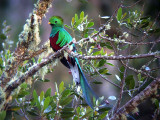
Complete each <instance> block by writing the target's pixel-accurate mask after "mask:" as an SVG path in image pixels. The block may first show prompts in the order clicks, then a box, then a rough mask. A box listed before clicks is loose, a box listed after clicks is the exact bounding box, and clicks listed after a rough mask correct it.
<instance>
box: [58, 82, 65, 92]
mask: <svg viewBox="0 0 160 120" xmlns="http://www.w3.org/2000/svg"><path fill="white" fill-rule="evenodd" d="M64 89H65V88H64V82H63V81H62V82H61V83H60V85H59V93H60V94H61V93H62V92H63V91H64Z"/></svg>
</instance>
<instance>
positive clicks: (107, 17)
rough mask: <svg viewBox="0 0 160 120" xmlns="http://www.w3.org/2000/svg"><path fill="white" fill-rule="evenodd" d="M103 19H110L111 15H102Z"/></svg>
mask: <svg viewBox="0 0 160 120" xmlns="http://www.w3.org/2000/svg"><path fill="white" fill-rule="evenodd" d="M101 18H102V19H109V18H110V16H101Z"/></svg>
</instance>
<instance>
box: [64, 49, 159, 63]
mask: <svg viewBox="0 0 160 120" xmlns="http://www.w3.org/2000/svg"><path fill="white" fill-rule="evenodd" d="M66 51H67V52H68V53H69V54H70V55H71V56H73V57H77V58H80V59H83V60H95V59H106V60H128V59H140V58H147V57H157V56H158V54H159V53H160V52H153V53H149V54H139V55H128V56H122V55H119V56H108V55H104V56H101V55H97V56H87V55H80V54H78V53H75V52H72V51H71V50H69V49H66Z"/></svg>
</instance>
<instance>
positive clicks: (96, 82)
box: [93, 81, 103, 84]
mask: <svg viewBox="0 0 160 120" xmlns="http://www.w3.org/2000/svg"><path fill="white" fill-rule="evenodd" d="M93 83H94V84H103V83H102V82H99V81H94V82H93Z"/></svg>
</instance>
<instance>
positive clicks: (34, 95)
mask: <svg viewBox="0 0 160 120" xmlns="http://www.w3.org/2000/svg"><path fill="white" fill-rule="evenodd" d="M33 98H34V101H35V102H36V104H37V107H38V109H41V106H40V103H39V100H38V95H37V92H36V90H34V91H33Z"/></svg>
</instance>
